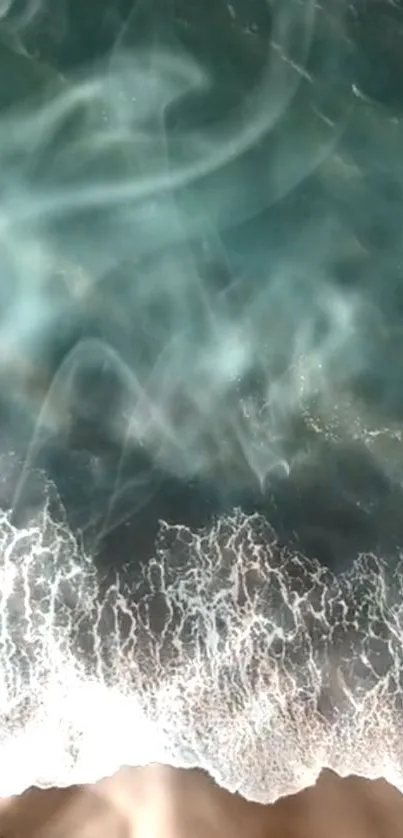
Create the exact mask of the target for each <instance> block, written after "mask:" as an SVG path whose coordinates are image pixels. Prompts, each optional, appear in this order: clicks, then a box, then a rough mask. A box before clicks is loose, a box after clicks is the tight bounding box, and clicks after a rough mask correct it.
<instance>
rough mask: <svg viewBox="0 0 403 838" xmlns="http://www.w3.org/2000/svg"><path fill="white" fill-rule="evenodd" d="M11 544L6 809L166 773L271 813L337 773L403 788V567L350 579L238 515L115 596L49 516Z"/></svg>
mask: <svg viewBox="0 0 403 838" xmlns="http://www.w3.org/2000/svg"><path fill="white" fill-rule="evenodd" d="M0 531H1V585H0V590H1V595H0V596H1V610H0V627H1V634H0V673H1V681H0V691H1V692H0V714H1V722H0V746H1V753H2V760H1V767H0V794H1V795H9V794H13V793H19V792H20V791H22V789H23V788H25V787H27V786H29V785H31V784H37V785H41V786H48V785H53V784H57V785H66V784H71V783H81V782H93V781H95V780H96V779H98V778H99V777H101V776H105V775H107V774H110V773H113V772H114V771H115V770H116V769H117V768H118V767H119V766H120V765H123V764H126V765H128V764H129V765H142V764H146V763H149V762H163V763H167V764H171V765H174V766H182V767H195V766H198V767H201V768H203V769H205V770H207V771H208V772H209V774H210V775H211V776H212V777H213V778H214V779H215V780H216V781H218V783H220V784H221V785H222V786H224V787H225V788H227V789H229V790H231V791H235V790H237V791H239V792H240V793H241V794H242V795H244V796H245V797H247V798H250V799H253V800H256V801H262V802H271V801H274V800H275V799H277V798H278V797H280V796H282V795H284V794H288V793H291V792H296V791H298V790H300V789H301V788H303V787H305V786H307V785H309V784H311V783H313V782H314V781H315V780H316V778H317V776H318V774H319V772H320V771H321V769H322V768H323V767H325V766H327V767H330V768H332V769H334V770H336V771H337V772H339V773H340V774H342V775H345V774H349V773H356V774H361V775H364V776H367V777H376V776H384V777H386V778H387V779H388V780H389V781H391V782H392V783H394V784H395V785H396V786H397V787H398V788H400V789H402V790H403V753H402V751H403V745H402V742H403V737H402V731H401V724H400V723H399V717H400V711H401V690H400V682H401V667H402V660H403V655H402V642H401V638H402V609H403V606H402V604H401V603H402V602H403V597H402V583H401V575H400V563H401V560H400V559H398V561H397V562H396V563H395V568H394V570H393V572H392V570H391V569H390V566H389V565H387V564H386V562H383V561H381V560H380V559H378V558H376V557H374V556H372V555H364V556H360V557H359V558H358V559H357V561H356V563H355V565H354V567H353V569H352V571H351V572H349V573H348V574H347V575H344V577H342V578H340V579H336V577H334V576H332V575H331V574H330V573H329V572H328V571H327V570H326V569H324V568H323V567H321V566H320V565H319V564H316V563H315V562H312V561H310V560H308V559H306V558H305V557H303V556H301V555H298V554H297V553H295V552H291V551H290V550H289V549H288V548H284V547H282V546H281V545H280V544H279V542H278V539H277V537H276V534H275V532H274V531H273V530H272V528H271V527H270V525H269V524H268V523H267V522H266V521H265V520H264V519H263V518H262V517H261V516H259V515H252V516H246V515H244V514H243V513H242V512H240V511H235V512H234V513H233V514H232V515H231V516H229V517H222V518H221V519H219V520H218V521H217V522H216V523H215V525H214V526H212V527H211V528H210V529H208V530H204V531H200V532H196V533H194V532H191V531H190V530H189V529H188V528H187V527H185V526H171V525H167V524H162V525H161V530H160V535H159V539H158V543H157V545H156V551H155V557H154V558H153V559H152V561H150V562H149V564H148V565H147V567H145V568H143V571H142V572H141V573H140V574H139V571H138V567H137V570H136V564H135V562H134V560H133V564H132V565H130V564H129V565H127V567H125V568H124V569H123V571H121V572H120V574H119V575H116V578H115V579H114V580H112V583H111V582H110V581H109V582H108V583H106V582H105V580H102V579H101V578H100V576H99V573H98V572H97V571H96V569H95V566H94V564H93V562H92V560H91V559H90V558H89V557H88V556H86V555H85V554H84V553H83V551H82V550H81V549H80V548H79V545H78V543H77V541H76V540H75V538H74V537H73V536H72V534H71V533H70V532H69V531H68V529H67V527H66V526H65V524H62V523H60V522H59V521H56V522H55V520H54V516H52V515H51V511H50V504H49V503H47V504H46V505H45V508H44V510H43V512H42V513H41V514H40V515H39V516H38V515H37V516H36V517H35V519H33V520H32V521H31V522H30V523H29V524H28V525H27V526H26V527H25V529H24V530H21V529H20V530H19V529H17V528H16V527H15V526H14V525H13V524H12V521H11V516H10V515H9V514H2V516H1V523H0ZM134 580H136V581H134Z"/></svg>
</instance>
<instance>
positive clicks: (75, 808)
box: [0, 766, 403, 838]
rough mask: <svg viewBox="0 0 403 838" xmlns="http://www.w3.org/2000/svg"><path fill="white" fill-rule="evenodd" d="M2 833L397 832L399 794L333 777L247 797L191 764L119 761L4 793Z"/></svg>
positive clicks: (239, 836)
mask: <svg viewBox="0 0 403 838" xmlns="http://www.w3.org/2000/svg"><path fill="white" fill-rule="evenodd" d="M0 836H1V838H28V836H29V838H70V836H71V838H73V836H77V838H78V836H80V838H81V837H83V838H103V837H104V836H105V838H218V836H228V838H244V836H245V837H246V836H247V838H399V836H403V797H402V796H401V795H400V793H399V792H398V791H396V789H394V788H392V787H391V786H389V785H388V784H387V783H386V782H384V781H377V782H370V781H366V780H362V779H359V778H348V779H340V778H339V777H337V776H335V775H334V774H332V773H330V772H324V773H323V774H322V775H321V777H320V779H319V781H318V783H317V785H316V786H315V787H314V788H311V789H308V790H306V791H305V792H303V793H301V794H298V795H295V796H294V797H290V798H284V799H283V800H281V801H278V802H277V803H276V804H275V805H273V806H261V805H259V804H254V803H248V802H246V801H244V800H242V799H241V798H239V797H236V796H233V795H231V794H229V793H227V792H224V791H223V790H221V789H219V788H217V787H216V786H215V785H214V784H213V783H212V782H211V781H210V779H209V778H208V777H206V776H204V775H203V774H202V773H200V772H198V771H178V770H175V769H170V768H164V767H161V766H150V767H148V768H146V769H122V770H121V771H120V772H119V773H118V774H116V775H115V776H114V777H112V778H109V779H106V780H104V781H102V782H100V783H98V784H96V785H94V786H91V787H90V786H88V787H85V788H78V787H77V788H70V789H65V790H61V789H51V790H48V791H39V790H37V789H31V790H29V791H27V792H25V793H24V794H23V795H22V796H21V797H18V798H12V799H9V800H5V801H3V803H2V807H1V811H0Z"/></svg>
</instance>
